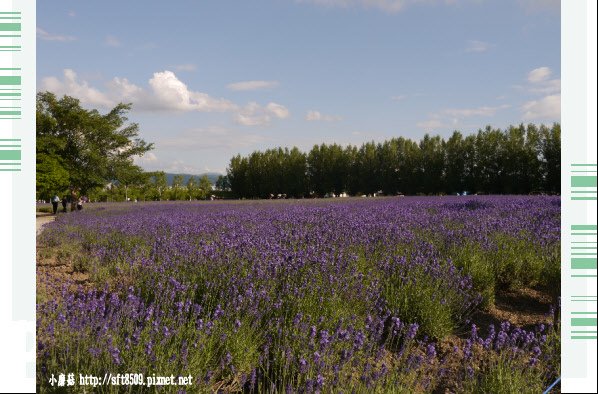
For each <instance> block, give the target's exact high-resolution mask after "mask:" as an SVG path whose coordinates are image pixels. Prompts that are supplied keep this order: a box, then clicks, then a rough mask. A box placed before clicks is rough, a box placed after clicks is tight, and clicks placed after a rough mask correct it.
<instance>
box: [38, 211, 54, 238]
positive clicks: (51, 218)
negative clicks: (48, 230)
mask: <svg viewBox="0 0 598 394" xmlns="http://www.w3.org/2000/svg"><path fill="white" fill-rule="evenodd" d="M54 218H55V216H54V215H43V216H36V217H35V235H39V234H40V233H41V232H42V230H43V227H44V224H47V223H50V222H53V221H54Z"/></svg>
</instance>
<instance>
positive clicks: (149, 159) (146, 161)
mask: <svg viewBox="0 0 598 394" xmlns="http://www.w3.org/2000/svg"><path fill="white" fill-rule="evenodd" d="M133 162H134V163H135V164H136V165H138V166H142V167H143V166H150V165H152V164H154V163H157V162H158V157H157V156H156V155H155V154H154V153H153V152H147V153H145V154H144V155H143V156H135V157H134V158H133Z"/></svg>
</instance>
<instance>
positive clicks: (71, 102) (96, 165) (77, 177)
mask: <svg viewBox="0 0 598 394" xmlns="http://www.w3.org/2000/svg"><path fill="white" fill-rule="evenodd" d="M130 109H131V105H130V104H122V103H121V104H118V105H116V106H115V107H114V108H113V109H112V110H110V111H109V112H108V113H106V114H100V113H99V112H98V111H97V110H87V109H85V108H83V107H82V106H81V104H80V102H79V100H78V99H76V98H73V97H69V96H64V97H62V98H61V99H58V98H57V97H56V96H55V95H54V94H53V93H50V92H40V93H38V94H37V101H36V138H37V149H36V150H37V152H36V153H37V155H40V156H42V160H41V162H42V163H44V162H45V163H46V164H44V165H42V166H41V167H40V170H42V171H46V175H47V170H51V169H54V170H56V171H57V173H56V175H54V176H52V177H53V178H56V177H58V176H63V175H64V172H63V171H62V170H61V168H62V169H64V170H66V171H67V172H68V183H69V185H70V186H71V187H72V188H74V189H79V190H80V192H81V193H82V194H87V193H88V192H89V191H91V190H92V189H94V188H98V187H103V186H105V185H106V184H107V183H109V182H111V181H113V180H115V179H116V178H115V177H116V173H117V172H119V171H121V170H122V168H123V167H128V170H127V171H126V172H129V173H130V172H133V171H135V170H139V168H138V167H136V166H134V164H133V158H134V157H136V156H142V155H143V154H144V153H146V152H147V151H149V150H151V149H153V144H148V143H146V142H145V141H144V140H142V139H140V138H138V134H139V126H138V125H137V124H136V123H130V124H127V121H128V119H127V117H126V113H127V112H128V111H129V110H130ZM43 155H46V157H43ZM47 156H51V157H53V158H54V159H53V160H52V159H48V157H47ZM57 162H58V163H60V166H58V165H56V163H57ZM47 163H54V164H51V165H48V164H47ZM44 177H45V175H44V176H42V177H41V178H42V180H43V179H44ZM39 186H40V187H42V188H43V187H45V186H44V184H43V183H42V184H41V185H39Z"/></svg>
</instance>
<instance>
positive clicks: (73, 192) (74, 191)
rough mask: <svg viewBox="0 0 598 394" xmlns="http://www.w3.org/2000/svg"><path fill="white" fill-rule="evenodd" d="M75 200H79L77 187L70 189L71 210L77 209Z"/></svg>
mask: <svg viewBox="0 0 598 394" xmlns="http://www.w3.org/2000/svg"><path fill="white" fill-rule="evenodd" d="M77 201H79V197H78V196H77V189H75V188H72V189H71V212H74V211H75V210H76V209H77Z"/></svg>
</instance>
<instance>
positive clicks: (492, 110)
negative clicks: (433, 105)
mask: <svg viewBox="0 0 598 394" xmlns="http://www.w3.org/2000/svg"><path fill="white" fill-rule="evenodd" d="M509 107H510V105H507V104H503V105H499V106H497V107H478V108H461V109H454V108H452V109H445V110H443V111H442V114H445V115H448V116H451V117H454V118H469V117H472V116H494V115H495V114H496V112H498V111H499V110H502V109H507V108H509Z"/></svg>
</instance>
